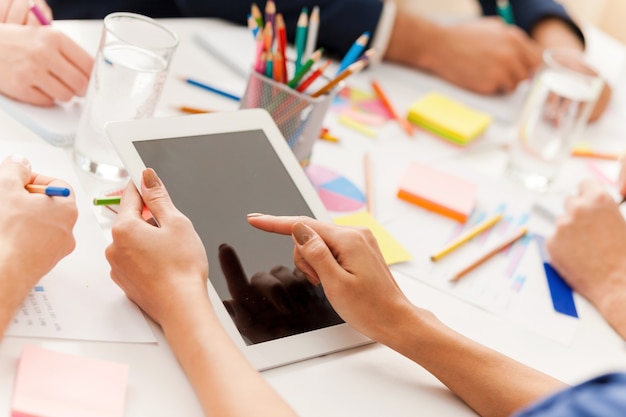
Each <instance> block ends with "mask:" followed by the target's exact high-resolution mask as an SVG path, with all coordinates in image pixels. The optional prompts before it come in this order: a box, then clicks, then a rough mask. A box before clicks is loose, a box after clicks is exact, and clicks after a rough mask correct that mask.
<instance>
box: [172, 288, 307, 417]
mask: <svg viewBox="0 0 626 417" xmlns="http://www.w3.org/2000/svg"><path fill="white" fill-rule="evenodd" d="M190 301H197V302H187V303H185V305H184V306H180V309H177V311H176V312H175V313H174V317H171V318H168V323H169V324H166V325H165V326H164V328H163V330H164V332H165V335H166V337H167V340H168V342H169V344H170V346H171V348H172V350H173V351H174V354H175V355H176V357H177V359H178V361H179V362H180V364H181V366H182V367H183V369H184V370H185V373H186V374H187V377H188V379H189V381H190V382H191V384H192V386H193V387H194V390H195V391H196V395H197V396H198V399H199V400H200V403H201V405H202V409H203V410H204V413H205V415H206V416H207V417H208V416H220V417H221V416H246V417H248V416H253V415H254V416H272V417H274V416H276V417H280V416H295V415H296V414H295V413H294V412H293V410H291V409H290V408H289V406H288V405H287V404H286V403H285V402H284V401H283V400H282V399H281V398H280V396H279V395H278V394H277V393H276V392H275V391H274V390H273V389H272V388H271V387H270V386H269V385H268V384H267V382H266V381H265V380H264V379H263V378H262V377H261V375H260V374H259V373H258V372H257V371H256V370H255V369H254V368H252V366H251V365H250V364H249V363H248V361H247V360H246V359H245V357H244V356H243V355H242V354H241V353H240V352H239V350H238V349H237V347H236V346H235V345H234V344H233V342H232V341H231V340H230V338H229V336H228V335H227V334H226V332H225V331H224V330H223V328H222V327H221V325H220V323H219V321H218V319H217V317H216V316H215V313H214V311H213V309H212V307H211V306H210V304H209V301H208V300H207V299H206V298H203V297H199V299H198V300H190Z"/></svg>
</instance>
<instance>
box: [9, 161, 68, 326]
mask: <svg viewBox="0 0 626 417" xmlns="http://www.w3.org/2000/svg"><path fill="white" fill-rule="evenodd" d="M27 184H38V185H50V186H57V187H67V188H70V189H71V187H70V185H69V184H67V183H65V182H64V181H61V180H58V179H55V178H50V177H47V176H44V175H40V174H37V173H33V172H32V171H31V166H30V163H29V162H28V160H26V159H24V158H23V157H20V156H13V157H9V158H7V159H5V160H4V161H3V162H2V163H1V164H0V190H2V194H3V196H2V200H3V209H2V216H0V230H1V231H2V232H0V297H1V298H2V301H1V302H0V311H2V313H3V314H1V317H0V322H5V320H6V315H5V314H4V313H7V314H9V313H12V312H13V311H14V310H15V309H16V308H17V307H18V306H19V304H20V303H21V302H22V300H23V299H24V297H26V295H27V294H28V292H29V291H30V290H31V288H32V287H33V286H34V285H35V284H36V283H37V281H39V280H40V279H41V278H42V277H43V276H44V275H45V274H46V273H48V272H49V271H50V270H51V269H52V268H53V267H54V266H55V265H56V264H57V262H59V261H60V260H61V259H62V258H63V257H65V256H66V255H68V254H69V253H71V252H72V251H73V250H74V246H75V241H74V236H73V234H72V229H73V227H74V224H75V223H76V219H77V216H78V212H77V209H76V202H75V199H74V193H73V192H72V191H70V195H69V196H68V197H49V196H47V195H45V194H37V193H30V192H29V191H27V190H26V188H25V186H26V185H27ZM11 316H12V314H11ZM0 324H5V323H0ZM0 330H2V329H0ZM0 334H1V333H0Z"/></svg>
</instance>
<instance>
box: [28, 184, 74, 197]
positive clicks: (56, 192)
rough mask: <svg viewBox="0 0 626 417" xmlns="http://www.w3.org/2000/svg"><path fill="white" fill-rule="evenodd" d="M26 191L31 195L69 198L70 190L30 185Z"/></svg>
mask: <svg viewBox="0 0 626 417" xmlns="http://www.w3.org/2000/svg"><path fill="white" fill-rule="evenodd" d="M26 189H27V190H28V191H29V192H31V193H39V194H45V195H49V196H50V197H68V196H69V195H70V189H69V188H66V187H52V186H49V185H37V184H28V185H27V186H26Z"/></svg>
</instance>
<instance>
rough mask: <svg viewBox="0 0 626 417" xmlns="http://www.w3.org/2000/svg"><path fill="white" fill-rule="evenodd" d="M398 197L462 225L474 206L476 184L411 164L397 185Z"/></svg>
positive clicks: (430, 168)
mask: <svg viewBox="0 0 626 417" xmlns="http://www.w3.org/2000/svg"><path fill="white" fill-rule="evenodd" d="M398 198H400V199H402V200H405V201H408V202H409V203H413V204H416V205H418V206H420V207H423V208H425V209H427V210H430V211H433V212H435V213H438V214H441V215H443V216H447V217H450V218H451V219H454V220H456V221H459V222H461V223H464V222H465V221H466V220H467V218H468V217H469V215H470V214H471V213H472V210H473V209H474V205H475V204H476V185H475V184H473V183H471V182H469V181H466V180H464V179H463V178H460V177H457V176H455V175H452V174H449V173H447V172H443V171H440V170H438V169H435V168H433V167H431V166H428V165H425V164H421V163H417V162H412V163H411V165H410V166H409V168H408V170H407V171H406V172H405V174H404V176H403V178H402V180H401V182H400V188H399V190H398Z"/></svg>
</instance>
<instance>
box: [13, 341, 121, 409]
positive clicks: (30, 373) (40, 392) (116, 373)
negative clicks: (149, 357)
mask: <svg viewBox="0 0 626 417" xmlns="http://www.w3.org/2000/svg"><path fill="white" fill-rule="evenodd" d="M127 377H128V365H126V364H120V363H115V362H106V361H102V360H97V359H90V358H85V357H82V356H75V355H70V354H67V353H60V352H55V351H51V350H47V349H43V348H40V347H37V346H25V347H24V350H23V352H22V357H21V358H20V362H19V365H18V370H17V376H16V378H15V388H14V391H13V403H12V405H11V417H122V416H123V415H124V398H125V394H126V380H127Z"/></svg>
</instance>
